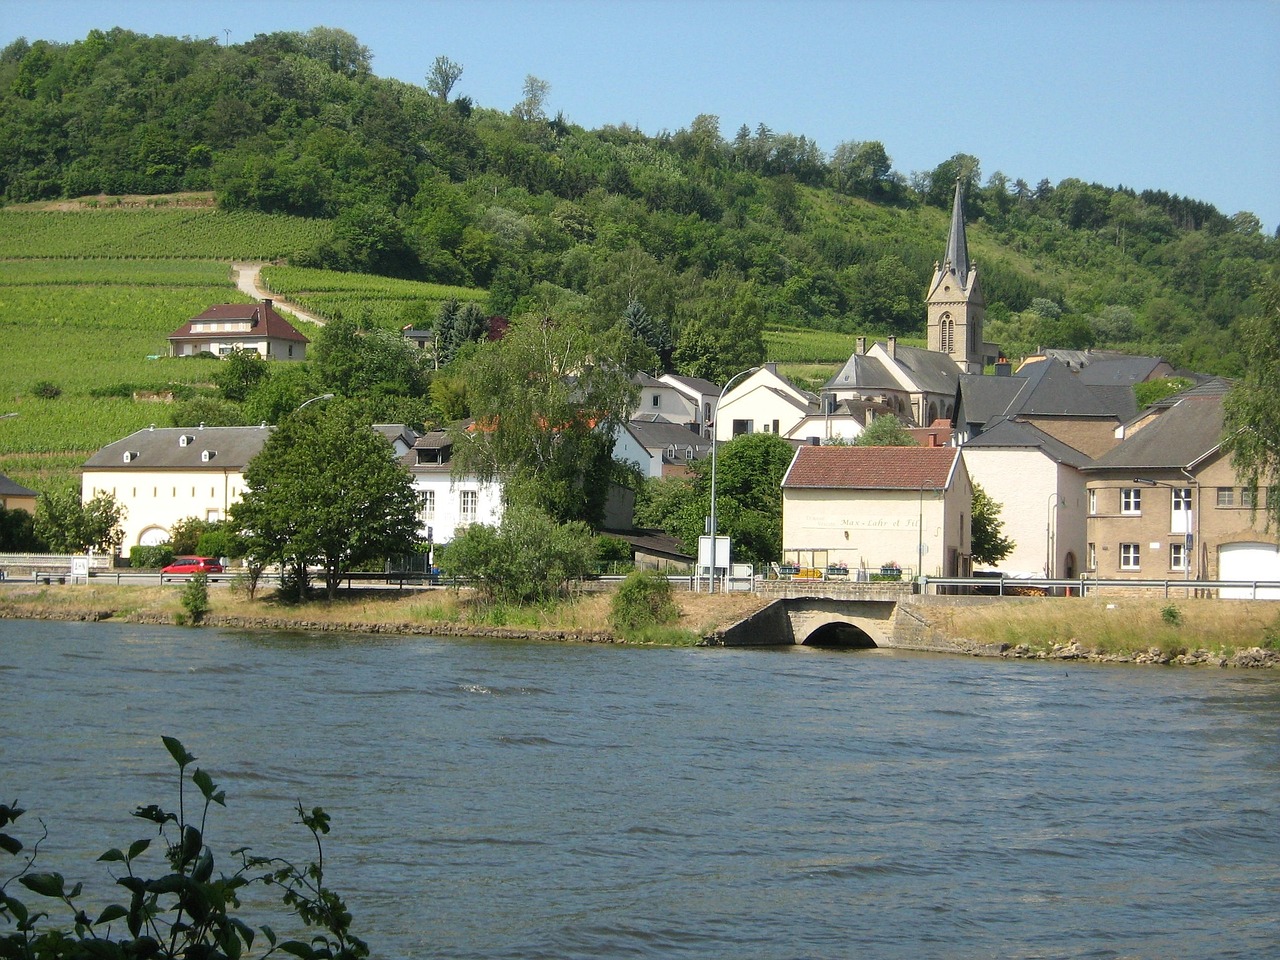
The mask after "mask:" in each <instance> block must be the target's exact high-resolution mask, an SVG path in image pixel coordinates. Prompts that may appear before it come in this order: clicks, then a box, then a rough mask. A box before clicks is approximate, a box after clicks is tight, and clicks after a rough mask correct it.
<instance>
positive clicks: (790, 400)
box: [712, 363, 821, 443]
mask: <svg viewBox="0 0 1280 960" xmlns="http://www.w3.org/2000/svg"><path fill="white" fill-rule="evenodd" d="M718 399H719V405H718V406H717V407H716V408H715V423H714V425H713V428H712V429H713V431H714V434H715V438H716V440H717V441H718V442H719V443H724V442H726V441H728V440H732V439H733V438H734V437H737V436H740V435H741V434H744V433H776V434H778V435H779V436H781V435H783V434H786V433H787V432H789V431H790V430H791V429H792V428H793V427H794V426H795V425H796V424H798V423H799V422H800V421H801V420H803V419H804V418H805V417H808V416H810V415H812V414H815V413H818V412H819V411H820V410H821V406H820V405H819V403H818V398H817V397H816V396H815V395H814V394H812V393H810V392H809V391H808V390H803V389H801V388H800V387H797V386H796V385H795V384H794V383H792V382H791V381H790V380H788V379H787V378H786V377H784V376H782V375H781V374H780V373H778V365H777V364H776V363H766V364H764V365H763V366H761V367H759V368H757V369H756V370H755V371H754V372H753V373H751V374H750V375H749V376H746V377H743V378H742V380H741V381H739V382H738V383H736V384H734V386H733V389H732V390H730V391H729V392H728V393H726V394H725V395H724V396H723V397H720V398H718Z"/></svg>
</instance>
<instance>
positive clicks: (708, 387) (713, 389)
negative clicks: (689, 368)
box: [668, 373, 720, 397]
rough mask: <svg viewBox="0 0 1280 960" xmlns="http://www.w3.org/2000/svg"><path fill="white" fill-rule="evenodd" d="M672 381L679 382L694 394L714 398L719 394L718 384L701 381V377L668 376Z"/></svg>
mask: <svg viewBox="0 0 1280 960" xmlns="http://www.w3.org/2000/svg"><path fill="white" fill-rule="evenodd" d="M668 376H669V377H671V379H672V380H676V381H679V382H680V383H682V384H684V385H685V386H686V387H688V388H689V389H690V390H692V391H694V392H695V393H701V394H705V395H707V396H711V397H715V396H719V394H720V384H718V383H712V382H711V381H710V380H703V379H702V378H701V377H682V376H680V375H679V374H675V373H671V374H668Z"/></svg>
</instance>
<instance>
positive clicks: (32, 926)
mask: <svg viewBox="0 0 1280 960" xmlns="http://www.w3.org/2000/svg"><path fill="white" fill-rule="evenodd" d="M163 740H164V745H165V748H166V749H167V750H168V751H169V754H170V756H172V757H173V759H174V762H175V763H177V765H178V774H179V776H178V807H177V811H176V812H172V811H167V810H164V809H162V808H160V807H159V806H157V805H156V804H150V805H149V806H145V807H139V808H138V809H137V810H136V811H135V812H134V814H133V815H134V816H135V817H137V818H138V819H139V820H142V821H144V822H146V823H147V824H149V826H148V829H147V833H148V834H150V835H151V836H147V837H144V838H142V839H140V840H135V841H134V842H133V843H131V844H130V845H129V846H128V847H127V848H126V849H123V850H122V849H119V848H114V849H111V850H108V851H107V852H106V853H104V854H103V855H102V856H101V857H99V858H98V860H99V862H104V863H108V864H111V865H112V870H113V873H114V874H115V875H116V883H117V884H118V885H119V886H121V887H123V888H124V890H126V891H128V893H129V896H128V897H127V898H122V899H126V902H127V903H128V906H126V905H125V903H116V904H110V905H108V906H107V907H105V908H104V909H102V910H101V911H100V912H98V913H97V919H93V918H92V917H91V916H90V914H89V913H88V907H89V904H88V903H85V904H83V905H82V902H81V889H82V887H83V885H82V884H80V883H77V884H75V885H74V886H71V887H68V886H67V884H66V881H65V880H64V879H63V877H62V875H61V874H59V873H50V872H41V871H38V870H35V869H33V867H34V866H35V864H36V861H37V859H38V858H39V851H40V843H39V842H37V843H36V844H35V846H34V847H33V848H32V849H31V851H30V852H29V853H27V854H25V855H24V856H23V860H24V861H25V862H24V864H23V865H22V866H21V868H20V869H19V870H18V872H17V873H16V874H14V875H13V876H9V877H8V878H7V879H5V880H4V881H3V882H0V929H3V931H4V932H3V933H0V957H16V958H45V957H48V958H52V957H59V958H65V960H95V958H109V960H124V958H128V957H149V958H155V960H176V958H179V957H240V956H241V955H243V954H244V953H246V952H248V951H249V949H250V948H251V947H252V946H253V945H254V941H255V940H257V939H258V934H259V933H260V934H261V939H260V940H259V950H258V951H255V953H259V952H261V948H262V945H263V941H265V945H266V950H265V953H268V954H269V953H273V952H275V951H276V950H277V949H278V950H279V951H280V952H281V953H285V954H288V955H290V956H295V957H303V958H312V960H322V958H325V960H360V958H363V957H367V956H368V955H369V948H368V946H367V945H366V944H365V942H364V941H363V940H361V939H360V938H359V937H356V936H354V935H352V933H351V914H350V912H348V910H347V908H346V905H345V904H344V903H343V901H342V898H341V897H340V896H338V894H337V893H335V892H334V891H332V890H330V889H329V888H328V887H326V886H325V885H324V868H323V864H324V854H323V850H322V848H321V840H320V837H321V834H327V833H328V832H329V816H328V814H326V813H325V812H324V810H322V809H321V808H320V807H314V808H312V810H311V811H310V812H308V811H306V810H305V809H304V808H303V806H302V804H301V803H299V804H298V805H297V806H296V807H295V808H294V809H295V810H296V811H297V813H298V817H299V822H301V823H302V825H303V826H304V827H306V828H307V830H308V831H310V833H311V836H312V839H313V840H314V842H315V848H316V858H317V859H316V860H315V861H314V862H312V863H310V864H308V865H306V866H305V867H299V866H297V865H295V864H294V863H292V862H291V861H289V860H284V859H281V858H279V857H259V856H249V854H248V851H247V848H243V847H242V848H240V849H239V850H236V851H233V853H232V854H231V856H232V860H233V863H234V869H233V870H232V872H231V873H230V874H226V873H219V874H218V875H217V876H215V875H214V869H215V863H214V854H213V850H212V849H211V848H210V847H209V846H208V845H207V844H206V842H205V840H206V837H205V828H206V825H207V822H208V817H209V812H210V808H211V806H212V805H213V804H217V805H219V806H223V807H225V806H226V797H225V794H224V792H223V791H222V790H220V789H218V786H217V784H215V783H214V782H213V778H212V777H210V776H209V774H208V773H206V772H205V771H203V770H201V769H200V768H198V767H197V768H195V769H194V770H192V771H191V772H189V773H188V770H187V768H188V767H189V766H190V765H191V763H192V762H193V761H194V760H195V759H196V758H195V757H194V756H192V755H191V754H190V753H188V752H187V749H186V747H184V746H183V745H182V743H181V742H180V741H179V740H177V739H175V738H173V737H164V738H163ZM188 781H190V784H191V785H192V786H194V787H195V788H197V789H198V790H199V792H200V796H201V797H202V798H203V802H200V801H199V800H198V799H197V800H196V802H194V803H192V802H191V798H189V797H187V796H186V794H187V793H189V792H191V791H190V790H189V788H188V787H187V782H188ZM24 812H25V811H24V810H22V809H21V808H20V807H19V806H18V805H17V804H16V803H15V804H13V805H12V806H10V805H7V804H0V850H3V851H5V852H6V853H8V854H9V855H10V856H12V857H18V855H19V854H20V853H22V851H23V849H24V845H23V843H22V841H21V840H20V839H18V837H17V836H15V835H14V834H13V833H11V832H10V829H11V825H12V824H14V823H15V822H16V821H17V820H18V819H19V818H20V817H21V816H22V815H23V813H24ZM157 832H158V834H159V837H160V839H161V841H162V844H163V859H162V860H161V861H160V862H159V864H157V865H158V866H159V867H160V869H161V871H162V873H161V875H160V876H158V877H155V878H154V879H147V878H146V872H149V869H150V868H148V867H147V866H146V860H147V859H148V858H147V857H146V856H145V854H146V853H147V851H148V850H149V849H150V847H151V845H152V836H154V835H156V834H157ZM4 873H7V871H6V872H4ZM0 875H3V874H0ZM15 879H16V880H17V882H18V884H20V885H21V886H23V887H25V888H26V889H27V890H29V891H31V892H32V893H34V894H36V895H37V896H40V897H43V898H45V899H46V900H49V901H56V904H57V905H61V906H62V907H65V909H66V912H67V914H68V917H67V919H66V920H65V921H63V922H59V921H57V920H56V919H55V918H54V917H53V915H52V914H51V913H50V912H49V911H47V910H35V909H31V908H29V907H28V906H27V904H26V903H24V902H23V901H22V900H19V899H18V897H17V896H15V895H13V894H12V893H11V892H10V891H9V889H8V887H9V886H10V884H12V883H13V881H14V880H15ZM254 884H260V885H262V886H264V887H274V888H276V889H278V890H279V891H280V896H281V901H282V902H283V903H284V904H285V905H286V906H287V907H288V908H289V910H290V911H291V912H292V913H293V914H294V915H295V916H296V917H297V918H298V919H299V920H301V921H302V923H303V925H305V926H306V927H308V928H311V929H310V930H309V933H310V936H308V937H307V939H306V940H305V941H302V940H278V939H277V936H276V934H275V932H274V931H273V930H272V928H271V927H270V926H268V925H266V924H262V925H261V926H260V927H259V929H258V930H255V929H254V928H253V927H251V926H250V925H249V924H248V923H246V922H245V921H244V920H243V919H241V918H240V917H238V916H237V915H236V914H235V911H236V910H238V909H239V908H240V898H241V897H242V896H243V890H244V888H246V887H249V886H251V885H254ZM94 899H96V898H94ZM50 909H56V906H55V905H51V907H50ZM95 910H96V908H95Z"/></svg>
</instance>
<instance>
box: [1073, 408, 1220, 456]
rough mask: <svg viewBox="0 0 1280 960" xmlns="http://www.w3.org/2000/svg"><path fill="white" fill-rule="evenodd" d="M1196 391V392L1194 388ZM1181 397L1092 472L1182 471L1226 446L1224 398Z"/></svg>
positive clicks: (1110, 451)
mask: <svg viewBox="0 0 1280 960" xmlns="http://www.w3.org/2000/svg"><path fill="white" fill-rule="evenodd" d="M1193 389H1194V388H1193ZM1188 393H1189V391H1188V392H1184V393H1182V394H1179V395H1178V397H1177V399H1176V400H1174V398H1170V399H1171V400H1174V402H1172V403H1171V404H1170V405H1169V406H1168V408H1167V409H1165V411H1164V412H1163V413H1161V414H1160V415H1159V416H1158V417H1156V418H1155V419H1154V420H1153V421H1151V423H1149V424H1147V425H1146V426H1145V427H1143V428H1142V429H1141V430H1139V431H1138V432H1137V433H1134V434H1133V435H1132V436H1130V437H1127V438H1126V439H1125V440H1123V441H1121V443H1120V444H1118V445H1117V446H1115V447H1113V448H1112V449H1111V450H1108V451H1107V452H1106V453H1105V454H1103V455H1102V456H1101V457H1099V458H1098V459H1097V460H1095V461H1094V463H1093V467H1092V469H1095V470H1107V469H1117V468H1124V469H1126V470H1129V469H1134V470H1136V469H1141V468H1164V469H1179V468H1182V467H1190V466H1191V465H1192V464H1194V463H1196V462H1197V461H1199V460H1201V459H1203V458H1204V457H1205V456H1207V455H1208V454H1211V453H1213V452H1214V451H1215V450H1216V449H1217V448H1218V447H1219V445H1220V444H1221V443H1222V423H1223V418H1222V394H1217V395H1206V394H1204V393H1199V394H1194V395H1190V396H1188V395H1187V394H1188Z"/></svg>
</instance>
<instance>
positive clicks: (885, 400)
mask: <svg viewBox="0 0 1280 960" xmlns="http://www.w3.org/2000/svg"><path fill="white" fill-rule="evenodd" d="M855 343H856V347H855V350H854V352H853V355H852V356H850V357H849V359H848V360H847V361H846V362H845V365H844V366H843V367H841V368H840V370H839V371H838V372H837V373H836V375H835V376H834V377H832V378H831V379H830V380H828V381H827V382H826V383H825V384H824V385H823V387H822V396H823V399H824V402H825V403H826V405H827V406H828V407H834V406H835V405H836V404H839V403H844V402H848V401H853V400H858V401H868V402H871V403H879V404H884V405H885V406H887V407H889V408H890V409H891V410H892V411H893V412H894V413H895V414H897V415H898V416H899V417H900V418H901V419H903V420H905V421H907V422H909V423H910V424H911V425H913V426H928V425H929V424H931V423H933V422H934V421H935V420H937V419H939V418H940V417H945V418H950V417H951V415H952V412H953V409H954V407H955V400H956V386H957V384H958V383H959V379H960V368H959V367H957V366H956V364H955V361H954V360H952V359H951V357H949V356H948V355H947V354H945V353H939V352H938V351H935V350H923V349H921V348H920V347H909V346H906V345H905V344H900V343H898V338H897V337H889V338H888V339H887V340H886V341H884V342H883V343H881V342H878V341H877V342H875V343H873V344H871V345H870V346H867V339H866V337H858V338H857V340H856V341H855Z"/></svg>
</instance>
